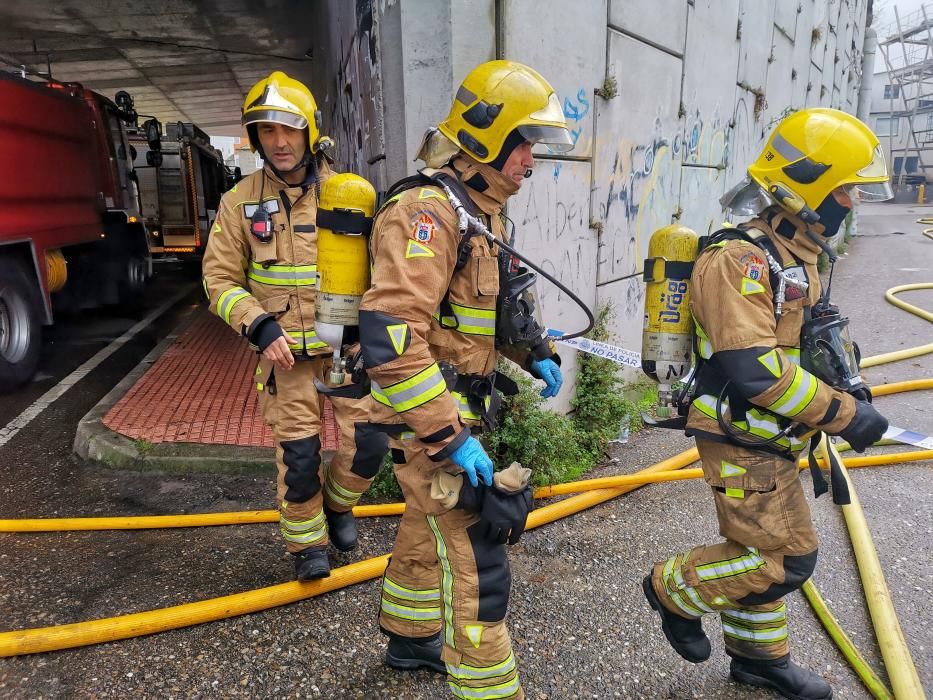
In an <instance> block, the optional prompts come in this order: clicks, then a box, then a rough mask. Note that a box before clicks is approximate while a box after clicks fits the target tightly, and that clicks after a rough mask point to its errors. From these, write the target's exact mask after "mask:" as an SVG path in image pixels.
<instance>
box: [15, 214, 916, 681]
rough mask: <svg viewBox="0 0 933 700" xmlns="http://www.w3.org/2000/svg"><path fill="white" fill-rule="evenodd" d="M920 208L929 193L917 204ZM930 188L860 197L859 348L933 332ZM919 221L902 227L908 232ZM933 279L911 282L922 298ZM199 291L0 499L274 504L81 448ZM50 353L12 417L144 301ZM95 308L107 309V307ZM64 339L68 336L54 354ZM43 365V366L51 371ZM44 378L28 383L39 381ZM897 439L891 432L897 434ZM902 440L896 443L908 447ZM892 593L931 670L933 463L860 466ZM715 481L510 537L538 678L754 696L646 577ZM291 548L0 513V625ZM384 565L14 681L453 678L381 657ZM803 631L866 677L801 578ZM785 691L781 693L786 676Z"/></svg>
mask: <svg viewBox="0 0 933 700" xmlns="http://www.w3.org/2000/svg"><path fill="white" fill-rule="evenodd" d="M911 210H914V211H911ZM923 212H928V213H930V214H933V209H929V208H927V209H920V208H914V207H905V206H904V205H895V206H890V205H876V206H874V207H868V206H865V207H863V209H862V210H861V212H860V231H861V234H860V235H859V236H858V237H857V238H856V239H855V240H854V241H853V242H852V244H851V245H850V248H849V253H848V255H846V256H845V257H843V258H842V259H841V260H840V262H839V264H838V265H837V269H836V273H835V281H834V285H833V298H834V300H835V301H836V303H838V304H839V305H840V306H841V307H842V308H843V310H844V311H845V312H846V313H847V314H848V315H849V316H850V317H851V319H852V329H853V334H854V335H855V337H856V338H857V339H858V340H859V342H860V344H861V347H862V352H863V354H864V355H866V356H868V355H874V354H877V353H881V352H887V351H890V350H896V349H900V348H903V347H910V346H913V345H918V344H921V343H926V342H930V341H931V339H933V331H931V327H930V325H929V324H927V323H925V322H923V321H921V320H920V319H917V318H914V317H911V316H909V315H908V314H906V313H905V312H903V311H900V310H897V309H895V308H894V307H891V306H889V305H888V304H886V303H885V302H884V299H883V292H884V290H886V289H887V288H889V287H891V286H893V285H895V284H903V283H908V282H920V281H933V241H930V240H928V239H924V238H922V237H921V236H920V234H919V230H920V228H921V226H919V225H917V224H915V223H913V222H914V220H915V218H916V217H917V216H919V215H923ZM895 231H903V232H904V233H903V234H899V233H895ZM931 296H933V295H931V293H930V292H911V293H908V294H904V295H903V296H902V298H904V299H905V300H907V301H910V302H912V303H916V304H918V305H920V306H923V307H925V308H931V306H933V300H931ZM188 310H189V308H188V307H187V306H186V305H184V304H182V305H179V307H177V308H176V309H174V310H172V311H171V312H169V314H168V315H166V317H164V318H163V319H162V320H161V321H159V322H157V323H156V324H154V326H153V327H152V328H151V330H149V331H147V333H146V335H145V337H140V338H137V339H136V340H135V341H133V342H132V343H130V344H128V346H127V347H125V348H123V349H121V350H120V351H118V352H117V353H115V354H114V355H113V356H112V357H111V358H109V359H108V360H107V361H106V362H105V363H104V364H103V365H101V366H100V367H99V368H98V369H97V370H95V371H94V372H92V373H91V374H90V375H89V376H88V377H87V378H85V379H84V380H82V381H81V382H80V383H79V384H78V385H76V386H75V387H74V388H73V389H72V390H71V391H69V392H68V393H67V394H65V396H63V397H62V398H61V399H60V400H58V401H57V402H55V403H54V404H52V406H50V407H49V408H48V409H47V410H46V411H45V412H44V413H42V414H41V415H40V416H39V417H38V418H36V419H35V420H34V421H33V422H32V423H30V424H29V425H28V426H27V427H26V428H24V429H23V430H21V431H20V432H19V433H18V434H17V435H16V436H15V437H14V438H13V439H12V440H10V441H9V442H8V443H7V444H5V445H3V446H0V465H2V467H0V517H52V516H57V517H62V516H79V515H143V514H162V513H180V512H215V511H232V510H252V509H265V508H269V507H270V506H271V502H272V498H273V493H274V487H273V481H272V467H271V465H270V469H269V475H268V477H262V478H259V477H247V476H223V475H209V474H199V475H190V476H179V475H177V474H175V475H170V476H168V475H160V474H154V473H135V472H127V471H112V470H108V469H106V468H103V467H101V466H99V465H97V464H95V463H90V462H84V461H82V460H80V459H78V458H77V457H75V456H73V455H72V453H71V445H72V441H73V439H74V429H75V424H76V422H77V420H78V419H79V418H80V417H81V416H82V415H83V414H84V413H85V412H87V410H89V409H90V408H91V407H92V406H93V405H94V404H95V403H96V402H97V401H98V400H99V399H100V398H101V397H102V396H103V395H104V394H105V393H106V392H107V391H109V389H110V388H111V387H112V386H113V385H114V384H115V383H116V382H117V381H119V379H120V378H121V377H122V376H123V375H125V374H126V373H127V372H128V371H129V370H130V369H131V368H132V367H133V366H134V365H135V364H136V363H137V362H138V361H139V360H140V359H141V358H142V357H143V356H144V355H145V354H146V352H148V351H149V350H150V349H151V347H152V346H154V345H155V343H156V342H158V340H159V339H160V338H161V337H162V336H164V335H165V334H166V333H168V332H169V331H170V330H171V329H172V328H173V327H174V325H175V324H176V323H177V322H178V321H179V320H180V319H181V318H182V317H183V316H184V314H185V313H186V312H187V311H188ZM95 318H97V319H98V320H97V321H96V323H97V325H96V326H93V327H92V326H91V325H87V327H86V330H85V332H86V333H87V335H86V336H83V337H84V341H85V344H84V345H81V344H80V343H79V342H78V340H79V339H80V338H81V337H82V336H80V335H79V336H78V338H74V337H73V336H72V340H68V341H62V342H63V344H62V346H60V349H59V350H54V349H53V354H51V355H50V356H49V360H48V361H47V362H46V363H45V364H44V371H45V372H46V373H48V374H49V375H51V377H50V378H48V379H40V381H39V382H37V383H36V385H34V386H30V387H28V388H27V389H26V391H25V392H22V395H14V396H13V397H3V400H2V401H0V419H2V420H0V425H2V424H4V423H5V422H7V421H9V420H10V419H11V418H12V417H13V416H15V415H16V414H17V413H18V412H19V411H21V410H22V409H23V408H24V407H25V406H28V405H29V403H31V401H32V400H34V398H35V397H36V396H39V395H41V393H42V392H43V391H45V389H47V388H48V386H50V385H51V384H54V381H55V377H60V376H64V374H67V372H68V371H70V370H69V369H68V367H72V368H73V367H75V366H77V365H78V364H80V362H82V361H83V360H82V359H81V358H82V357H83V358H85V359H86V358H87V357H89V356H90V355H92V354H93V352H96V349H99V348H100V347H102V346H103V345H105V344H106V342H107V338H112V337H115V336H116V335H119V334H120V333H122V332H123V331H124V330H125V329H126V328H127V327H129V326H130V325H132V323H133V322H134V320H132V319H121V318H119V317H107V316H104V317H95ZM92 320H93V319H92ZM56 353H57V354H56ZM866 375H867V378H868V379H869V381H870V382H872V383H875V384H878V383H884V382H889V381H897V380H902V379H909V378H919V377H931V376H933V356H926V357H922V358H916V359H914V360H908V361H905V362H900V363H897V364H893V365H887V366H882V367H878V368H874V369H871V370H869V371H867V372H866ZM42 382H47V384H42ZM30 397H32V398H30ZM877 405H878V407H879V408H880V409H881V410H882V411H883V412H884V413H885V414H886V415H888V416H889V418H890V420H891V422H892V423H893V424H895V425H898V426H902V427H909V428H912V429H915V430H918V431H921V432H925V433H931V432H933V402H931V401H930V395H929V393H928V392H927V393H913V394H904V395H900V396H891V397H882V398H879V399H878V400H877ZM689 445H690V441H688V440H687V439H685V438H683V437H682V436H681V435H679V434H677V433H674V432H665V431H650V432H649V431H643V432H641V433H639V434H637V435H634V436H633V437H632V439H631V440H630V441H629V442H628V443H627V444H625V445H621V446H615V447H614V448H613V452H612V458H613V459H614V460H615V461H611V462H609V463H607V464H606V465H605V466H603V467H601V468H600V469H599V470H597V473H596V474H595V475H605V474H612V473H623V472H632V471H636V470H637V469H639V468H642V467H644V466H648V465H650V464H652V463H654V462H656V461H659V460H660V459H663V458H665V457H668V456H670V455H672V454H675V453H677V452H679V451H681V450H683V449H685V448H686V447H688V446H689ZM885 449H886V450H888V449H892V448H885ZM893 449H897V448H893ZM801 478H802V480H803V482H804V488H805V491H807V492H808V493H811V505H812V508H813V517H814V520H815V523H816V526H817V529H818V531H819V533H820V537H821V555H820V560H819V564H818V567H817V571H816V574H815V577H814V581H815V583H816V584H817V586H818V587H819V588H820V590H821V591H822V593H823V595H824V597H825V598H826V600H827V602H828V603H829V605H830V607H831V608H832V609H833V611H834V613H835V614H836V616H837V617H838V618H839V620H840V622H841V623H842V625H843V626H844V627H845V628H846V630H847V632H848V633H849V635H850V636H851V637H852V639H853V640H854V641H855V642H856V644H857V645H858V646H859V648H860V650H861V651H862V653H863V654H864V655H865V656H866V657H867V658H868V660H869V662H870V663H871V664H872V665H873V666H874V667H875V668H876V669H878V670H879V671H880V672H882V674H883V666H882V663H881V657H880V653H879V650H878V648H877V645H876V643H875V642H874V636H873V633H872V630H871V625H870V621H869V618H868V614H867V611H866V608H865V604H864V598H863V594H862V591H861V585H860V582H859V579H858V574H857V572H856V569H855V566H854V561H853V558H852V555H851V547H850V545H849V540H848V535H847V533H846V530H845V525H844V522H843V519H842V515H841V512H840V511H839V509H838V508H836V507H834V506H833V504H832V502H831V501H830V500H829V498H828V497H823V498H821V499H819V500H818V501H815V502H814V501H813V499H812V489H811V488H810V482H809V476H808V475H807V474H804V475H802V477H801ZM852 478H853V481H854V484H855V488H856V489H857V491H858V494H859V497H860V499H861V501H862V504H863V506H864V508H865V511H866V515H867V517H868V520H869V524H870V527H871V530H872V533H873V535H874V539H875V543H876V545H877V546H878V548H879V556H880V559H881V564H882V567H883V568H884V571H885V575H886V577H887V581H888V584H889V586H890V589H891V595H892V598H893V600H894V603H895V606H896V607H897V610H898V612H899V615H900V622H901V625H902V628H903V630H904V634H905V637H906V638H907V642H908V644H909V646H910V648H911V651H912V653H913V658H914V662H915V663H916V664H917V667H918V671H919V673H920V677H921V680H922V682H923V683H924V685H925V686H926V687H927V688H930V687H933V663H931V653H930V650H931V648H933V632H931V628H933V624H931V623H933V613H931V608H930V600H931V599H933V572H931V570H930V567H929V562H930V559H931V544H930V543H931V541H933V538H931V535H933V509H931V508H930V507H929V503H930V502H931V496H933V477H931V472H930V466H929V465H927V464H921V465H903V466H894V467H884V468H877V469H861V470H857V471H854V472H853V477H852ZM396 522H397V519H395V518H378V519H371V520H365V521H362V522H361V539H362V541H361V547H360V549H359V550H358V551H357V552H354V553H352V555H334V556H333V563H334V564H335V565H342V564H346V563H350V562H352V561H356V560H359V559H362V558H366V557H369V556H375V555H377V554H382V553H385V552H387V551H389V549H390V547H391V543H392V539H393V536H394V531H395V527H396ZM716 529H717V528H716V519H715V515H714V512H713V508H712V503H711V499H710V497H709V493H708V488H707V487H706V486H705V485H704V484H702V483H700V482H697V481H686V482H672V483H669V484H659V485H655V486H650V487H647V488H644V489H641V490H639V491H636V492H634V493H632V494H630V495H628V496H624V497H622V498H619V499H617V500H615V501H612V502H609V503H606V504H603V505H601V506H598V507H596V508H593V509H591V510H589V511H586V512H584V513H582V514H579V515H577V516H574V517H572V518H569V519H567V520H564V521H560V522H558V523H554V524H551V525H547V526H545V527H543V528H540V529H539V530H536V531H533V532H529V533H527V534H526V535H525V536H524V537H523V538H522V540H521V542H520V543H519V544H518V545H516V546H514V547H513V548H512V549H511V561H512V566H513V589H512V605H511V613H510V615H511V617H510V629H511V632H512V635H513V639H514V643H515V650H516V654H517V657H518V659H519V663H520V667H521V676H522V680H523V684H524V687H525V690H526V693H527V694H528V696H529V697H530V698H577V697H586V698H612V697H634V698H694V697H696V698H701V697H705V698H758V697H766V696H767V694H766V693H764V692H761V691H756V690H753V689H747V688H745V687H741V686H739V685H737V684H735V683H733V682H731V681H730V680H729V679H728V662H727V659H726V657H725V655H724V654H723V653H722V641H721V637H720V634H719V630H718V625H719V623H718V622H717V621H716V620H714V619H712V618H710V619H708V620H707V621H706V623H705V624H706V628H707V631H708V633H709V635H710V638H711V640H712V643H713V656H712V658H711V659H710V660H709V661H708V662H706V663H704V664H701V665H696V666H695V665H692V664H689V663H687V662H685V661H683V660H681V659H680V657H678V656H677V655H676V654H675V653H674V652H673V651H672V650H671V649H670V647H669V646H668V645H667V643H666V642H665V640H664V638H663V636H662V635H661V632H660V630H659V629H658V625H657V622H656V617H655V615H654V613H653V612H652V611H651V610H650V609H649V608H648V607H647V605H646V603H645V601H644V599H643V596H642V593H641V590H640V581H641V578H642V577H643V576H644V574H645V573H646V572H647V571H648V569H649V567H650V566H651V564H652V562H654V561H656V560H659V559H662V558H665V557H666V556H668V555H669V554H670V553H672V552H676V551H681V550H684V549H687V548H689V547H690V546H692V545H695V544H698V543H701V542H708V541H715V540H717V539H718V536H717V534H716ZM291 575H292V563H291V561H290V559H289V558H288V557H287V556H286V555H285V554H284V551H283V547H282V545H281V543H280V538H279V536H278V533H277V531H276V526H275V525H274V524H261V525H244V526H235V527H213V528H191V529H176V530H146V531H114V532H75V533H38V534H5V533H4V534H0V629H3V630H11V629H22V628H28V627H41V626H49V625H56V624H65V623H71V622H77V621H82V620H91V619H97V618H102V617H111V616H115V615H120V614H125V613H130V612H138V611H143V610H150V609H154V608H160V607H165V606H170V605H177V604H180V603H184V602H191V601H197V600H204V599H208V598H212V597H216V596H221V595H227V594H230V593H235V592H239V591H244V590H249V589H255V588H260V587H264V586H270V585H274V584H276V583H281V582H284V581H287V580H289V579H290V578H291ZM378 601H379V590H378V582H377V581H370V582H367V583H363V584H359V585H356V586H353V587H350V588H347V589H344V590H341V591H337V592H334V593H330V594H327V595H324V596H322V597H320V598H316V599H310V600H306V601H303V602H299V603H295V604H292V605H288V606H284V607H281V608H276V609H273V610H269V611H266V612H262V613H257V614H252V615H246V616H242V617H237V618H232V619H229V620H225V621H221V622H215V623H208V624H204V625H199V626H195V627H191V628H186V629H181V630H176V631H172V632H166V633H162V634H157V635H152V636H148V637H141V638H137V639H130V640H124V641H119V642H114V643H110V644H102V645H97V646H93V647H85V648H80V649H73V650H66V651H61V652H52V653H46V654H37V655H30V656H23V657H16V658H8V659H0V696H3V697H15V698H38V697H98V698H104V697H126V696H130V695H135V696H139V697H176V698H177V697H185V698H192V697H205V698H206V697H251V698H254V697H264V698H265V697H322V698H442V697H448V693H447V690H446V684H445V683H444V682H443V679H442V678H441V677H439V676H436V675H433V674H428V673H426V672H417V673H396V672H392V671H389V670H388V669H387V668H386V667H384V666H383V665H382V661H381V658H382V654H383V653H384V647H385V642H384V638H383V637H381V636H380V635H379V633H378V629H377V621H376V611H377V608H378ZM788 610H789V618H790V625H791V645H792V651H793V653H794V655H795V657H796V658H797V660H798V661H800V662H801V663H803V664H805V665H807V666H808V667H810V668H812V669H813V670H816V671H818V672H819V673H821V674H823V675H824V677H826V678H827V680H829V681H830V682H831V683H832V684H833V686H834V688H835V691H836V695H835V697H837V698H866V697H869V696H868V693H867V692H866V691H865V690H864V688H863V687H862V686H861V684H860V682H859V681H858V679H857V678H856V677H855V675H854V674H853V673H852V671H850V670H849V668H848V667H847V666H846V664H845V662H844V661H843V659H842V657H841V656H840V655H839V653H838V652H837V651H836V650H835V647H834V646H833V644H832V642H831V641H830V640H829V637H828V636H827V635H826V633H825V632H824V631H823V629H822V627H821V626H820V625H819V623H818V621H817V620H816V618H815V617H814V615H813V614H812V613H811V611H810V609H809V607H808V605H807V603H806V601H804V600H803V598H802V597H801V596H800V595H799V594H794V595H792V596H790V597H789V599H788ZM773 697H776V696H773Z"/></svg>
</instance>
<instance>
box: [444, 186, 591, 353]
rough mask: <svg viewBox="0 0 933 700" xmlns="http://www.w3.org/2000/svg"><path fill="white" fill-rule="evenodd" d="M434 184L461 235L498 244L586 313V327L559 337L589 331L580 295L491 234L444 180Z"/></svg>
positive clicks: (585, 309) (577, 334) (568, 337)
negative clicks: (478, 237)
mask: <svg viewBox="0 0 933 700" xmlns="http://www.w3.org/2000/svg"><path fill="white" fill-rule="evenodd" d="M436 184H437V185H438V186H439V187H441V188H442V189H443V190H444V194H446V195H447V200H448V201H449V202H450V205H451V206H452V207H453V208H454V211H455V212H456V213H457V218H458V226H459V229H460V233H461V235H466V236H474V235H480V236H483V238H485V239H486V240H487V241H488V242H489V244H490V245H495V246H498V247H499V248H501V249H502V250H504V251H505V252H507V253H508V254H509V255H512V256H514V257H516V258H518V259H519V260H521V261H522V262H523V263H525V264H526V265H527V266H528V267H530V268H531V269H532V270H534V271H535V272H537V273H538V274H539V275H541V276H542V277H544V278H545V279H546V280H547V281H548V282H550V283H551V284H553V285H554V286H555V287H557V288H558V289H559V290H561V291H562V292H563V293H564V294H566V295H567V296H568V297H570V300H571V301H572V302H573V303H574V304H576V305H577V306H579V307H580V308H581V309H583V312H584V313H585V314H586V328H584V329H583V330H582V331H576V332H574V333H565V334H564V335H562V336H560V337H561V338H563V339H565V340H570V339H572V338H579V337H580V336H581V335H585V334H587V333H589V332H590V330H591V329H592V328H593V326H594V325H595V323H596V319H595V318H594V317H593V312H592V311H590V308H589V307H588V306H587V305H586V304H585V303H584V302H583V300H582V299H580V297H578V296H577V295H576V294H574V293H573V292H572V291H570V289H568V288H567V287H566V286H565V285H564V284H563V283H562V282H560V281H559V280H558V279H557V278H555V277H554V276H553V275H550V274H549V273H547V272H545V271H544V270H543V269H541V267H539V266H538V265H536V264H535V263H533V262H532V261H531V260H529V259H528V258H526V257H525V256H524V255H522V254H521V253H519V252H518V251H517V250H515V248H513V247H512V246H510V245H509V244H508V243H506V242H505V241H501V240H499V239H498V238H496V237H495V236H494V235H493V233H492V231H490V230H489V228H488V227H487V226H486V224H485V223H484V222H483V221H481V220H480V219H478V218H477V217H475V216H473V215H472V214H470V212H468V211H467V209H466V207H465V206H464V205H463V202H461V201H460V198H459V197H458V196H457V194H456V193H455V192H454V191H453V190H452V189H451V188H450V187H448V186H447V184H446V183H445V182H443V181H441V180H438V181H436Z"/></svg>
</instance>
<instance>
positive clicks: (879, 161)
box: [856, 143, 888, 178]
mask: <svg viewBox="0 0 933 700" xmlns="http://www.w3.org/2000/svg"><path fill="white" fill-rule="evenodd" d="M856 175H858V176H859V177H870V178H882V177H884V178H887V177H888V166H887V165H886V164H885V162H884V150H883V149H882V148H881V144H880V143H879V144H878V145H877V146H875V151H874V153H872V157H871V163H869V164H868V165H866V166H865V167H864V168H862V169H861V170H859V171H858V172H857V173H856Z"/></svg>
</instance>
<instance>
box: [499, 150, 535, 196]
mask: <svg viewBox="0 0 933 700" xmlns="http://www.w3.org/2000/svg"><path fill="white" fill-rule="evenodd" d="M534 167H535V158H534V156H533V155H532V154H531V143H530V142H528V141H525V142H524V143H523V144H522V145H521V146H517V147H516V148H515V150H514V151H512V153H511V154H510V155H509V157H508V158H507V159H506V161H505V164H504V165H503V166H502V174H503V175H505V176H506V177H507V178H510V179H511V180H512V181H513V182H515V183H517V184H519V185H521V184H522V182H523V181H524V179H525V173H526V172H528V171H529V170H531V169H532V168H534Z"/></svg>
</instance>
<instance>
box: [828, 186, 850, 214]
mask: <svg viewBox="0 0 933 700" xmlns="http://www.w3.org/2000/svg"><path fill="white" fill-rule="evenodd" d="M849 190H850V188H849V187H847V186H843V187H837V188H836V189H834V190H833V193H832V194H833V199H835V200H836V204H838V205H839V206H840V207H845V208H846V209H852V195H851V194H850V191H849Z"/></svg>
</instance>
